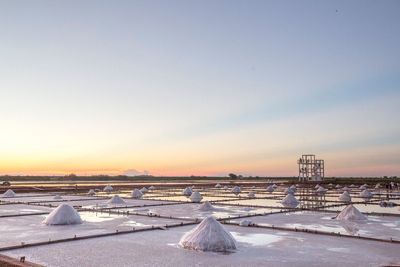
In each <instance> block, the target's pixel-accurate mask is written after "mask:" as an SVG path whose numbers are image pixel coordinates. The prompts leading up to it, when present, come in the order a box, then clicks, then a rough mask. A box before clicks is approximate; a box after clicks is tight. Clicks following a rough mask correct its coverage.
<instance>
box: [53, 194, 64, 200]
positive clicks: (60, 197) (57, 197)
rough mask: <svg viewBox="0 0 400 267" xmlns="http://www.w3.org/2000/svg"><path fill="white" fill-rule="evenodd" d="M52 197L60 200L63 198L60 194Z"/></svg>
mask: <svg viewBox="0 0 400 267" xmlns="http://www.w3.org/2000/svg"><path fill="white" fill-rule="evenodd" d="M53 199H55V200H61V199H63V198H62V196H60V195H55V196H54V197H53Z"/></svg>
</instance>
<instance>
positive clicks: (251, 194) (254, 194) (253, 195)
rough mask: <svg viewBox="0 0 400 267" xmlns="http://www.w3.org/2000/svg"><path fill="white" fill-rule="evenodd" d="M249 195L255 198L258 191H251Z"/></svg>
mask: <svg viewBox="0 0 400 267" xmlns="http://www.w3.org/2000/svg"><path fill="white" fill-rule="evenodd" d="M247 196H248V197H249V198H255V197H256V193H254V192H249V193H248V194H247Z"/></svg>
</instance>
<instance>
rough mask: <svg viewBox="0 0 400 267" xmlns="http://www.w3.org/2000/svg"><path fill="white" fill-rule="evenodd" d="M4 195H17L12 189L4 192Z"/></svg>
mask: <svg viewBox="0 0 400 267" xmlns="http://www.w3.org/2000/svg"><path fill="white" fill-rule="evenodd" d="M3 197H15V192H14V191H12V190H11V189H8V190H7V191H6V192H5V193H4V194H3Z"/></svg>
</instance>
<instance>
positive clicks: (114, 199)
mask: <svg viewBox="0 0 400 267" xmlns="http://www.w3.org/2000/svg"><path fill="white" fill-rule="evenodd" d="M107 204H111V205H124V204H126V202H125V201H124V200H123V199H122V198H121V197H120V196H118V195H114V196H113V197H112V198H111V199H110V200H109V201H107Z"/></svg>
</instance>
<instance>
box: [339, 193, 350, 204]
mask: <svg viewBox="0 0 400 267" xmlns="http://www.w3.org/2000/svg"><path fill="white" fill-rule="evenodd" d="M339 200H340V201H344V202H351V196H350V194H349V192H348V191H344V192H343V193H342V194H341V195H340V196H339Z"/></svg>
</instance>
